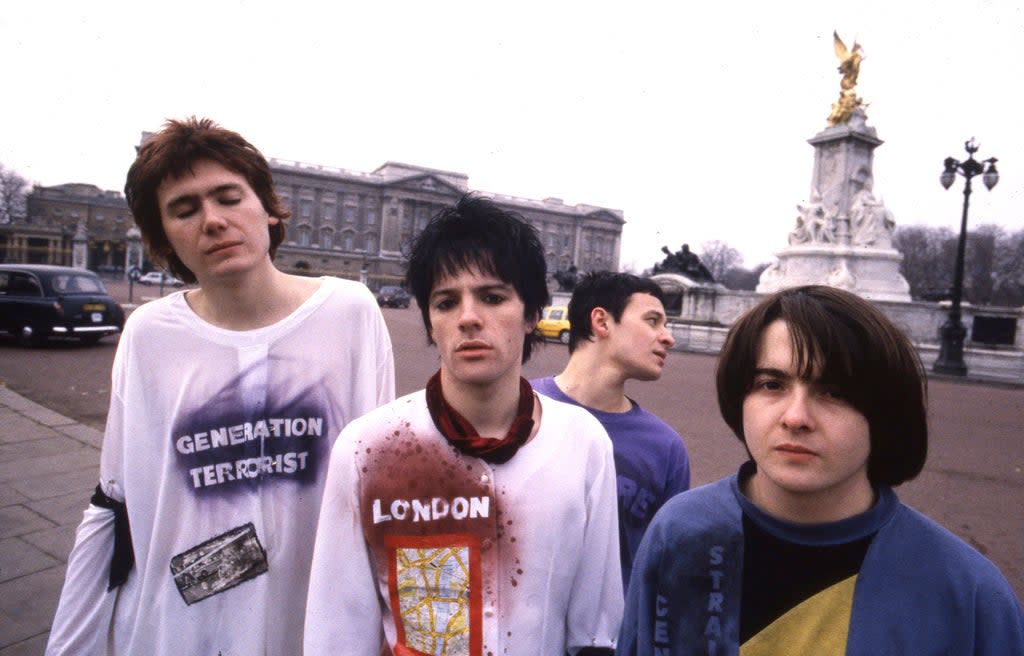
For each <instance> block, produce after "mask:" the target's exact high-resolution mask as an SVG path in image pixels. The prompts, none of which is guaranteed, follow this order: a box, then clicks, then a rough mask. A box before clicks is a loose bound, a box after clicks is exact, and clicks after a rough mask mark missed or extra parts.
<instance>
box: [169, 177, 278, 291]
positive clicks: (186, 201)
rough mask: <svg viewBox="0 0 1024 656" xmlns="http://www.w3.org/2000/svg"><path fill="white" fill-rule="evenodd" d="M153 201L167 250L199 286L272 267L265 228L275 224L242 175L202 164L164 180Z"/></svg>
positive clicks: (275, 220)
mask: <svg viewBox="0 0 1024 656" xmlns="http://www.w3.org/2000/svg"><path fill="white" fill-rule="evenodd" d="M157 202H158V204H159V207H160V220H161V223H162V224H163V227H164V232H165V233H166V234H167V239H168V241H169V242H170V244H171V248H173V249H174V252H175V254H176V255H177V256H178V257H179V258H181V261H182V262H184V264H185V266H187V267H188V268H189V269H191V270H192V273H194V274H195V276H196V278H197V279H198V280H199V284H200V285H205V284H206V283H210V282H216V281H228V280H232V279H237V278H239V277H244V276H245V275H246V274H249V273H251V272H253V271H259V270H261V269H263V268H270V267H272V266H273V265H272V264H271V262H270V255H269V253H270V235H269V233H268V226H269V225H272V224H275V223H277V221H278V219H277V218H274V217H271V216H269V215H268V214H267V212H266V210H264V209H263V204H262V203H261V202H260V199H259V197H258V196H256V193H255V192H254V191H253V190H252V187H250V186H249V183H248V181H246V179H245V178H244V177H243V176H242V175H240V174H238V173H235V172H234V171H231V170H230V169H227V168H225V167H223V166H221V165H220V164H218V163H216V162H213V161H209V160H200V161H198V162H196V163H195V164H193V166H192V171H191V172H186V173H185V174H184V175H182V176H181V177H179V178H168V179H167V180H164V181H163V182H162V183H161V184H160V186H159V187H158V188H157Z"/></svg>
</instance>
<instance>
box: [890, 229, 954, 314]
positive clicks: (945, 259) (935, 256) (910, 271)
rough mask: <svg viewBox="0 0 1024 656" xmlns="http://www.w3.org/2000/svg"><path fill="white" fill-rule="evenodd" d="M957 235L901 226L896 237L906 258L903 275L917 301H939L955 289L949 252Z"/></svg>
mask: <svg viewBox="0 0 1024 656" xmlns="http://www.w3.org/2000/svg"><path fill="white" fill-rule="evenodd" d="M954 239H955V238H954V236H953V231H951V230H950V229H949V228H929V227H925V226H900V227H899V228H897V229H896V233H895V234H894V235H893V246H894V247H895V248H896V250H898V251H900V252H901V253H902V254H903V262H901V263H900V273H902V274H903V277H904V278H906V280H907V282H908V283H909V284H910V295H911V297H913V298H918V299H925V300H938V299H939V298H942V297H945V296H947V295H948V293H949V290H950V288H951V287H952V285H953V257H954V255H953V254H955V252H956V244H955V241H954V242H953V250H952V253H951V252H950V250H949V244H950V241H951V240H954Z"/></svg>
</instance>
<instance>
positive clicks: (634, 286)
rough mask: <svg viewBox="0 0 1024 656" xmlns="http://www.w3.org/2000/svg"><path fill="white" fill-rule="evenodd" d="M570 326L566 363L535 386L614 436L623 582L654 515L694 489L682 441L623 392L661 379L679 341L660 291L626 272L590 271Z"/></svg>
mask: <svg viewBox="0 0 1024 656" xmlns="http://www.w3.org/2000/svg"><path fill="white" fill-rule="evenodd" d="M569 324H570V326H569V363H568V364H567V365H566V367H565V369H564V370H563V371H562V373H560V374H558V375H557V376H548V377H546V378H540V379H537V380H533V381H531V384H532V385H533V388H534V389H535V390H537V391H538V392H540V393H541V394H546V395H547V396H550V397H551V398H553V399H555V400H558V401H562V402H564V403H571V404H573V405H578V406H581V407H583V408H585V409H586V410H587V411H589V412H590V413H591V414H592V415H594V416H595V417H597V419H598V421H600V422H601V425H602V426H604V428H605V430H607V431H608V435H609V437H611V440H612V446H613V447H614V450H615V471H616V484H617V489H618V500H619V551H620V556H621V561H622V583H623V586H625V585H626V584H628V583H629V575H630V572H631V571H632V568H633V558H634V556H635V555H636V550H637V549H638V548H639V546H640V539H641V538H643V535H644V531H645V530H646V529H647V525H648V524H649V523H650V521H651V518H653V517H654V513H655V512H657V510H658V509H659V508H661V506H662V504H664V503H665V502H666V501H667V500H668V499H670V498H671V497H673V496H675V495H676V494H678V493H680V492H683V491H685V490H687V489H689V487H690V459H689V456H688V455H687V453H686V446H685V445H684V444H683V438H682V437H681V436H680V435H679V433H677V432H676V431H675V429H673V428H672V427H671V426H669V425H668V424H666V423H665V422H664V421H662V420H661V419H659V418H658V417H657V416H655V415H654V414H652V413H650V412H648V411H647V410H644V409H643V408H641V407H640V404H638V403H637V402H636V401H634V400H633V399H631V398H629V397H628V396H626V391H625V385H626V381H627V380H630V379H634V380H643V381H653V380H658V379H659V378H661V372H662V368H663V367H664V365H665V359H666V358H667V357H668V352H669V349H671V348H672V345H673V344H674V343H675V340H674V339H673V338H672V333H671V332H670V331H669V328H668V324H667V318H666V316H665V307H664V304H663V297H662V291H661V288H660V287H658V285H657V284H656V283H655V282H653V281H652V280H650V279H648V278H640V277H638V276H634V275H632V274H629V273H614V272H611V271H598V272H594V273H590V274H587V275H585V276H584V277H583V278H582V279H581V280H580V281H579V282H578V283H577V284H576V287H575V288H574V289H573V292H572V298H571V299H570V300H569Z"/></svg>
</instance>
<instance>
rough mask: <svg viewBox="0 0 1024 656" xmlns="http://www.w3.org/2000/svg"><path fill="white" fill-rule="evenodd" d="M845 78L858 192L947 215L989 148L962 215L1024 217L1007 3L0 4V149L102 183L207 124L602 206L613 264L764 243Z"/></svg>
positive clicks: (15, 158)
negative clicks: (152, 143)
mask: <svg viewBox="0 0 1024 656" xmlns="http://www.w3.org/2000/svg"><path fill="white" fill-rule="evenodd" d="M833 29H836V30H838V31H839V34H840V36H841V37H842V38H843V39H844V40H845V41H846V43H847V45H850V46H852V44H853V41H854V40H857V41H859V42H860V44H861V45H862V47H863V49H864V53H865V59H864V62H863V64H862V65H861V71H860V79H859V84H858V87H857V91H858V93H859V95H860V96H862V97H863V98H864V99H865V100H866V101H868V102H869V103H870V106H869V107H868V109H867V113H868V124H869V125H871V126H873V127H875V128H876V129H877V131H878V136H879V137H880V138H881V139H882V140H884V141H885V143H884V144H883V145H882V146H880V147H879V148H878V149H877V150H876V151H875V188H874V190H875V194H876V196H880V197H881V198H882V199H883V200H884V201H885V203H886V205H887V206H888V207H889V209H891V210H892V211H893V213H894V214H895V218H896V221H897V223H898V224H899V225H912V224H925V225H930V226H948V227H950V228H953V229H958V225H959V217H960V208H961V202H962V195H961V193H960V192H961V191H962V182H957V184H956V186H955V187H954V188H953V189H950V190H949V191H945V190H943V189H942V187H941V186H940V185H939V183H938V176H939V173H941V171H942V162H943V159H945V158H946V157H948V156H953V157H957V158H958V159H961V158H963V157H966V154H965V153H964V151H963V142H964V141H965V140H966V139H968V138H970V137H972V136H974V137H976V138H977V140H978V142H980V144H981V150H980V151H979V153H978V155H979V156H980V157H982V158H988V157H992V156H995V157H998V158H999V160H1000V161H999V170H1000V173H1001V176H1002V180H1001V182H1000V183H999V186H997V187H996V188H995V189H994V190H993V191H992V192H991V193H990V192H987V191H986V190H985V189H984V187H983V186H982V185H980V184H978V185H975V193H974V194H973V195H972V197H971V200H972V203H971V224H972V225H977V224H979V223H996V224H1000V225H1003V226H1004V227H1006V228H1007V229H1009V230H1018V229H1021V228H1022V227H1024V165H1022V162H1021V157H1022V156H1024V125H1022V119H1021V116H1022V114H1024V105H1022V103H1021V98H1022V93H1021V84H1022V83H1021V80H1024V5H1022V3H1021V2H1015V1H1009V0H1001V1H995V0H993V1H982V0H936V1H934V2H910V1H908V2H896V1H893V0H886V1H882V2H874V1H871V0H867V1H864V2H850V1H846V2H833V1H829V0H818V1H808V2H785V1H780V2H771V3H769V2H757V1H751V2H735V1H734V2H718V3H711V2H708V3H703V2H701V3H696V2H692V3H691V2H685V3H684V2H664V3H647V2H638V1H635V0H634V1H631V2H616V3H608V2H594V1H587V2H557V1H555V0H545V1H542V2H533V1H524V0H518V1H517V2H509V3H491V2H480V1H474V2H447V1H445V0H435V1H433V2H365V3H360V4H353V3H347V2H336V3H331V4H328V3H325V2H312V1H307V0H290V1H289V2H274V3H269V2H240V1H238V0H234V1H220V0H204V1H201V2H197V1H194V0H177V1H176V2H161V3H149V2H140V1H137V0H136V1H134V2H103V1H102V0H94V1H93V2H77V1H76V2H70V1H67V2H64V1H60V2H46V1H45V0H43V1H40V2H32V3H30V2H16V3H14V2H8V3H5V5H4V10H3V12H2V13H0V62H2V65H3V67H4V74H3V81H4V93H3V100H2V101H0V135H2V136H0V163H3V164H4V165H5V166H7V167H10V168H13V169H15V170H16V171H18V172H19V173H21V174H22V175H23V176H24V177H26V178H28V179H29V180H30V181H32V182H38V183H41V184H44V185H54V184H61V183H65V182H87V183H92V184H95V185H97V186H100V187H102V188H104V189H118V190H120V189H121V188H122V187H123V184H124V174H125V172H126V170H127V167H128V165H129V164H130V163H131V160H132V157H133V154H134V150H133V148H134V146H135V144H137V143H138V140H139V136H140V134H141V133H142V132H143V131H152V130H156V129H158V128H159V127H160V125H161V124H162V123H163V121H164V119H165V118H168V117H181V116H186V115H189V114H197V115H203V116H209V117H211V118H214V119H215V120H217V121H219V122H220V123H222V124H223V125H225V126H226V127H229V128H231V129H235V130H237V131H239V132H241V133H242V134H243V135H244V136H245V137H246V138H247V139H249V140H250V141H251V142H253V144H255V145H256V146H257V147H258V148H260V149H261V150H262V151H263V153H264V154H265V155H267V156H268V157H278V158H285V159H293V160H299V161H303V162H308V163H312V164H322V165H328V166H335V167H340V168H345V169H352V170H357V171H370V170H373V169H375V168H376V167H378V166H379V165H381V164H383V163H384V162H386V161H389V160H392V161H400V162H406V163H411V164H418V165H421V166H427V167H431V168H439V169H446V170H452V171H458V172H462V173H466V174H468V175H469V185H470V187H471V188H474V189H479V190H482V191H489V192H495V193H503V194H512V195H518V196H523V197H527V198H536V199H542V198H546V197H549V196H555V197H558V198H562V199H564V200H565V202H567V203H570V204H575V203H587V204H592V205H602V206H606V207H612V208H616V209H620V210H622V211H623V212H624V214H625V218H626V221H627V223H626V226H625V229H624V231H623V248H622V263H623V265H624V266H630V265H633V266H634V267H635V268H636V269H642V268H644V267H647V266H650V265H651V264H652V263H653V262H655V261H657V260H660V258H661V254H660V253H659V252H658V249H659V248H660V247H661V246H662V245H663V244H667V245H670V246H672V248H673V249H676V248H678V247H679V245H680V244H682V243H683V242H688V243H689V244H690V245H691V247H693V249H694V250H697V251H699V250H700V245H701V244H702V243H704V242H706V241H708V240H712V239H719V240H723V241H725V242H728V243H729V244H731V245H732V246H734V247H736V248H737V249H739V250H740V251H741V252H742V253H743V254H744V256H745V264H746V265H748V266H753V265H755V264H757V263H758V262H763V261H767V260H768V259H769V258H770V257H771V254H772V253H773V252H774V251H776V250H778V249H779V248H781V247H783V246H785V244H786V235H787V233H788V232H789V230H790V229H791V228H792V227H793V224H794V217H795V216H796V210H795V205H796V204H797V203H800V202H802V201H804V200H806V199H807V197H808V195H809V188H810V180H811V172H812V165H813V152H814V151H813V148H812V147H811V146H810V145H809V144H808V143H807V139H809V138H811V137H813V136H814V135H815V134H817V133H818V132H819V131H821V130H822V129H824V128H825V126H826V117H827V116H828V114H829V110H830V106H831V103H832V102H833V101H834V100H835V99H836V97H837V96H838V93H839V79H840V75H839V73H838V72H837V71H836V66H837V64H838V60H837V59H836V56H835V54H834V52H833V49H832V30H833Z"/></svg>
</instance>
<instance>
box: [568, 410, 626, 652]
mask: <svg viewBox="0 0 1024 656" xmlns="http://www.w3.org/2000/svg"><path fill="white" fill-rule="evenodd" d="M594 421H595V423H597V421H596V420H594ZM598 427H600V424H598ZM602 430H603V429H602ZM588 470H589V472H588V473H589V474H590V481H591V484H590V489H589V491H588V493H587V500H586V508H587V524H586V527H585V529H584V535H583V554H584V556H583V558H581V559H580V561H579V564H578V566H577V569H576V577H575V580H574V582H573V589H572V596H571V598H570V600H569V609H568V614H567V627H566V647H567V648H568V651H569V653H570V654H575V653H576V652H577V651H579V650H580V649H582V648H584V647H604V648H609V647H610V648H614V647H615V642H616V639H617V636H618V633H619V627H620V625H621V623H622V612H623V598H622V595H623V593H622V570H621V567H620V564H619V563H620V561H619V529H618V521H619V518H618V498H617V496H616V485H615V460H614V458H613V456H612V443H611V440H609V439H607V438H605V439H603V440H600V446H599V447H595V449H594V452H593V453H592V455H591V458H590V462H589V463H588Z"/></svg>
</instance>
